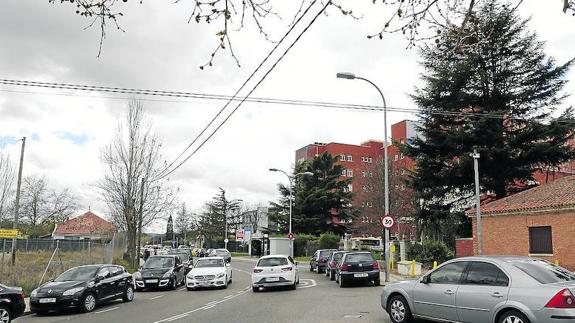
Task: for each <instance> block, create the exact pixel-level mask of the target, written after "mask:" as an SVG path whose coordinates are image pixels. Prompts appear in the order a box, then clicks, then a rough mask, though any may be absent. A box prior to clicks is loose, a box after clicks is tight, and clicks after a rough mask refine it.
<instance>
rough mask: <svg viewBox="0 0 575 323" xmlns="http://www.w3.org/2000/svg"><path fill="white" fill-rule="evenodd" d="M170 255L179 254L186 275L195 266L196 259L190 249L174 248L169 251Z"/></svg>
mask: <svg viewBox="0 0 575 323" xmlns="http://www.w3.org/2000/svg"><path fill="white" fill-rule="evenodd" d="M168 255H174V256H178V257H179V258H180V261H181V262H182V265H183V266H184V275H185V274H187V273H188V271H190V270H191V269H192V267H194V261H193V260H192V256H191V254H190V252H189V251H187V250H186V249H172V250H170V251H168Z"/></svg>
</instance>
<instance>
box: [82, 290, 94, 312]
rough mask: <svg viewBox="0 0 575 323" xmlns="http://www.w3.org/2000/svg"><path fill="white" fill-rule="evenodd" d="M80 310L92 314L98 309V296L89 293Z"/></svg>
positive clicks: (83, 299)
mask: <svg viewBox="0 0 575 323" xmlns="http://www.w3.org/2000/svg"><path fill="white" fill-rule="evenodd" d="M80 308H81V309H82V311H83V312H86V313H88V312H92V311H93V310H94V309H95V308H96V295H94V294H93V293H88V294H86V296H84V298H82V303H81V304H80Z"/></svg>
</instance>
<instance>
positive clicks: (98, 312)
mask: <svg viewBox="0 0 575 323" xmlns="http://www.w3.org/2000/svg"><path fill="white" fill-rule="evenodd" d="M117 309H119V307H112V308H109V309H106V310H103V311H97V312H94V313H95V314H101V313H106V312H110V311H114V310H117Z"/></svg>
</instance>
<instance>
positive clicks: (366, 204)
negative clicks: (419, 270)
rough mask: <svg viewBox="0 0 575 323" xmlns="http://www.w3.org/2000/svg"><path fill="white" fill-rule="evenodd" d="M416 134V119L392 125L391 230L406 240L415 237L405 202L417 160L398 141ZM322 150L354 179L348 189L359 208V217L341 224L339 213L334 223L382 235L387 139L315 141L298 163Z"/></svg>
mask: <svg viewBox="0 0 575 323" xmlns="http://www.w3.org/2000/svg"><path fill="white" fill-rule="evenodd" d="M416 135H417V133H416V123H415V122H414V121H409V120H404V121H401V122H398V123H396V124H394V125H392V126H391V143H389V146H388V160H389V170H390V174H389V187H390V214H391V215H392V216H394V218H396V225H394V226H393V227H392V228H391V230H390V231H391V235H392V237H395V238H397V237H398V236H399V235H401V237H402V238H403V239H412V238H414V237H415V226H414V225H413V222H412V220H411V217H410V216H411V212H412V210H413V209H412V205H411V203H406V201H408V200H410V199H411V197H412V196H411V192H410V190H409V189H408V188H407V187H406V182H405V180H406V178H407V176H408V173H409V171H410V170H412V169H413V167H414V162H413V161H412V160H411V159H409V158H407V157H405V156H403V155H402V154H401V153H400V152H399V149H398V147H397V145H396V143H406V142H408V140H410V139H411V138H413V137H415V136H416ZM323 153H329V154H330V155H332V156H335V157H337V164H339V165H341V166H343V170H342V173H341V176H340V177H341V179H342V180H343V179H351V184H350V185H349V186H348V190H349V191H351V192H353V193H354V198H353V201H352V205H353V206H354V207H355V208H357V209H358V210H360V214H359V216H358V217H357V218H356V219H355V220H353V221H351V223H341V222H340V221H339V219H338V218H337V217H336V216H334V217H333V219H332V223H333V224H334V225H340V224H341V225H345V226H346V227H347V228H348V229H349V230H350V231H351V232H352V233H353V234H354V235H359V236H379V235H381V231H382V227H381V225H380V217H381V216H382V215H383V214H384V207H383V206H384V195H383V192H384V189H383V173H384V167H383V164H384V162H383V156H384V142H383V141H379V140H367V141H365V142H363V143H361V144H359V145H353V144H343V143H333V142H332V143H319V142H316V143H313V144H310V145H307V146H305V147H302V148H300V149H298V150H297V151H296V153H295V158H296V163H301V162H303V161H306V160H313V158H314V157H316V156H319V155H321V154H323ZM398 216H399V217H398ZM398 218H399V220H400V221H399V222H400V223H399V226H398V224H397V219H398ZM398 229H399V230H398ZM398 231H399V234H398Z"/></svg>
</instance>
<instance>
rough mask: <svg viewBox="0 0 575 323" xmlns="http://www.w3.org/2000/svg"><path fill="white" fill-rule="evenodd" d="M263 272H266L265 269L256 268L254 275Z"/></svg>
mask: <svg viewBox="0 0 575 323" xmlns="http://www.w3.org/2000/svg"><path fill="white" fill-rule="evenodd" d="M262 271H264V270H263V269H258V268H254V273H256V274H257V273H261V272H262Z"/></svg>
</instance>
